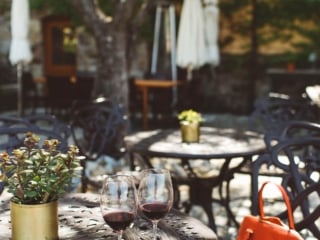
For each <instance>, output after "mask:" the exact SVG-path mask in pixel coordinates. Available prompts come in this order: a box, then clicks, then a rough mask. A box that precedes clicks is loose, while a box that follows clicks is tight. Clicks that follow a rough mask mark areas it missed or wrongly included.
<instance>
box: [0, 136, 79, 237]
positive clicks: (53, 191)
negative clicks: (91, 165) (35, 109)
mask: <svg viewBox="0 0 320 240" xmlns="http://www.w3.org/2000/svg"><path fill="white" fill-rule="evenodd" d="M39 141H40V138H39V136H37V135H35V134H34V133H31V132H28V133H26V135H25V140H24V146H22V147H20V148H19V149H15V150H14V151H13V153H12V155H9V154H8V153H6V152H3V153H1V154H0V177H1V178H0V181H5V182H7V184H8V192H10V193H12V194H13V197H12V199H11V202H10V207H11V224H12V239H14V240H16V239H24V240H25V239H32V240H38V239H39V240H40V239H41V240H43V239H48V240H55V239H58V213H57V212H58V210H57V200H58V198H59V196H60V195H61V194H63V193H65V192H66V189H67V187H68V186H69V185H70V183H71V181H72V178H73V177H78V176H79V175H80V173H81V171H80V170H81V169H82V167H81V164H80V161H81V159H83V158H82V157H80V156H78V153H79V150H78V148H77V147H76V146H74V145H70V146H69V150H68V151H67V152H66V153H62V152H60V151H58V150H57V146H58V145H59V143H60V142H59V141H58V140H56V139H51V140H45V141H44V146H43V148H41V147H40V146H39ZM38 224H40V226H39V225H38Z"/></svg>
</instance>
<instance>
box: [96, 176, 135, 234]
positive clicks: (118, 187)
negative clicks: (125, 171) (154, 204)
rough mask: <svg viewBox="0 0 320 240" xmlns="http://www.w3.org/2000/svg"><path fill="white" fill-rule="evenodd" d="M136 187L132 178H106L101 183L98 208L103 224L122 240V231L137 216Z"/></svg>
mask: <svg viewBox="0 0 320 240" xmlns="http://www.w3.org/2000/svg"><path fill="white" fill-rule="evenodd" d="M136 194H137V193H136V187H135V184H134V182H133V179H132V177H130V176H126V175H113V176H108V177H106V178H105V180H104V181H103V186H102V191H101V197H100V208H101V212H102V216H103V219H104V220H105V222H106V223H107V224H108V225H109V226H110V227H111V228H112V229H113V230H114V231H115V232H116V233H117V235H118V240H121V239H122V233H123V231H124V230H125V229H126V228H127V227H129V226H130V225H131V224H132V223H133V221H134V219H135V217H136V214H137V195H136Z"/></svg>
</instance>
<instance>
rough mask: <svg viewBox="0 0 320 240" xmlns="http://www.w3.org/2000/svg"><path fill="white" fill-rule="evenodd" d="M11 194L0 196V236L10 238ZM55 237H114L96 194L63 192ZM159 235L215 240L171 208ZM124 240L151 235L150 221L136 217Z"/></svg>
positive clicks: (198, 224) (194, 221)
mask: <svg viewBox="0 0 320 240" xmlns="http://www.w3.org/2000/svg"><path fill="white" fill-rule="evenodd" d="M10 197H11V195H9V194H8V193H6V192H4V193H3V195H1V196H0V209H1V210H0V239H1V240H9V239H11V223H10V209H9V200H10ZM58 214H59V239H60V240H63V239H77V240H82V239H83V240H88V239H95V240H99V239H101V240H102V239H115V237H114V235H113V234H112V230H111V228H109V227H108V226H107V225H106V224H105V223H104V220H103V218H102V216H101V213H100V207H99V195H97V194H90V193H75V194H67V195H65V196H64V197H63V198H61V199H60V201H59V210H58ZM159 229H160V231H159V233H160V235H161V239H168V240H176V239H190V240H191V239H208V240H216V239H217V237H216V234H215V233H214V232H213V231H212V230H211V229H210V228H208V227H207V226H205V225H204V224H202V223H201V222H200V221H199V220H197V219H195V218H191V217H189V216H187V215H185V214H183V213H180V212H178V211H176V210H172V211H171V212H170V213H169V214H168V215H167V216H166V217H165V219H164V220H162V221H160V223H159ZM124 238H125V239H127V240H131V239H132V240H147V239H152V225H151V223H149V222H148V221H146V220H145V219H142V218H141V217H138V218H137V219H136V221H135V224H134V227H133V228H130V229H127V230H126V231H125V232H124Z"/></svg>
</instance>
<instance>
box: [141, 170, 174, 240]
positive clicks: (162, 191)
mask: <svg viewBox="0 0 320 240" xmlns="http://www.w3.org/2000/svg"><path fill="white" fill-rule="evenodd" d="M138 202H139V210H140V211H141V212H142V213H143V214H144V215H145V217H146V218H148V219H149V220H150V221H151V222H152V225H153V239H154V240H155V239H157V225H158V222H159V221H160V220H161V219H162V218H163V217H164V216H165V215H166V214H167V213H168V212H169V211H170V209H171V207H172V204H173V188H172V181H171V176H170V172H169V171H168V170H165V169H145V170H143V171H142V173H141V180H140V183H139V188H138Z"/></svg>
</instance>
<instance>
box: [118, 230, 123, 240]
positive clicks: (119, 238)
mask: <svg viewBox="0 0 320 240" xmlns="http://www.w3.org/2000/svg"><path fill="white" fill-rule="evenodd" d="M122 233H123V230H120V232H119V233H118V240H122Z"/></svg>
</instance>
